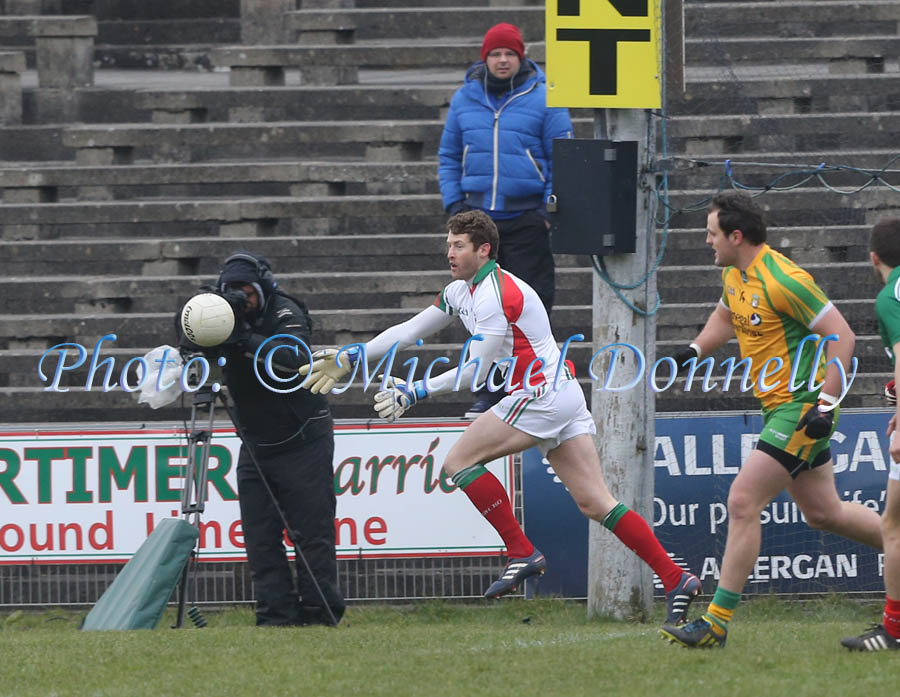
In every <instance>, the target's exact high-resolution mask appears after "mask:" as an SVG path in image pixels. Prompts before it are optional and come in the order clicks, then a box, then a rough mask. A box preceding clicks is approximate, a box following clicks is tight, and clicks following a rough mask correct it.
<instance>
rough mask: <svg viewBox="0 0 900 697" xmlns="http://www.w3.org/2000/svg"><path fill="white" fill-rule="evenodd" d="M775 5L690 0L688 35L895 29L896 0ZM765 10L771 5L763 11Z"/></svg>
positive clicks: (899, 14)
mask: <svg viewBox="0 0 900 697" xmlns="http://www.w3.org/2000/svg"><path fill="white" fill-rule="evenodd" d="M777 7H778V10H777V12H776V11H771V9H772V6H771V5H769V6H765V5H762V4H761V3H759V2H688V3H685V6H684V18H685V35H686V36H709V35H715V36H735V37H738V36H742V37H780V38H787V37H814V36H815V37H825V36H834V37H838V36H840V37H845V36H864V35H876V36H884V35H897V34H898V22H900V5H898V4H897V3H896V2H894V0H862V1H860V2H853V3H847V2H844V1H843V0H805V1H801V2H794V1H793V0H779V2H778V6H777ZM767 10H769V11H767Z"/></svg>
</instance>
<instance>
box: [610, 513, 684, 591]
mask: <svg viewBox="0 0 900 697" xmlns="http://www.w3.org/2000/svg"><path fill="white" fill-rule="evenodd" d="M613 534H615V536H616V537H618V538H619V539H620V540H622V542H624V543H625V546H626V547H628V549H630V550H631V551H632V552H634V553H635V554H637V555H638V556H639V557H640V558H641V559H643V560H644V561H645V562H647V566H649V567H650V568H651V569H653V571H654V572H655V573H656V575H657V576H659V580H660V581H662V584H663V587H664V588H665V589H666V593H668V592H669V591H670V590H672V589H673V588H674V587H675V586H677V585H678V582H679V581H680V580H681V574H682V572H683V571H684V570H683V569H682V568H681V567H680V566H678V564H676V563H675V562H673V561H672V560H671V559H669V555H668V554H666V550H664V549H663V546H662V545H661V544H660V543H659V540H657V539H656V535H654V534H653V530H651V529H650V526H649V525H647V521H645V520H644V519H643V518H641V517H640V516H639V515H638V514H637V513H635V512H634V511H632V510H630V509H629V510H628V512H627V513H625V515H623V516H622V517H621V518H620V519H619V522H618V523H617V524H616V527H615V528H613Z"/></svg>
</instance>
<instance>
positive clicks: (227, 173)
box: [0, 160, 437, 203]
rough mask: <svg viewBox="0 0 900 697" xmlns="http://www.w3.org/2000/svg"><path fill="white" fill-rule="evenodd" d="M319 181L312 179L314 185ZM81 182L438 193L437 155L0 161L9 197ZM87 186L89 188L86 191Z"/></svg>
mask: <svg viewBox="0 0 900 697" xmlns="http://www.w3.org/2000/svg"><path fill="white" fill-rule="evenodd" d="M316 184H317V185H318V186H311V185H316ZM83 187H107V188H108V189H109V191H108V192H107V195H111V197H112V198H117V199H122V198H129V197H146V196H154V197H160V198H172V197H173V196H178V197H200V198H202V197H204V196H207V197H208V196H235V195H240V194H239V193H238V192H240V191H243V192H244V195H247V194H254V195H263V196H287V195H290V194H291V193H292V192H294V193H298V194H299V193H310V192H312V191H319V192H320V193H322V194H324V195H346V194H358V195H359V194H365V193H373V194H377V193H394V192H395V193H398V194H399V193H436V192H437V161H435V160H428V161H422V162H328V161H322V162H311V161H274V162H223V163H217V164H215V165H209V164H177V163H175V164H139V165H120V166H115V165H114V166H109V167H100V166H90V165H86V166H79V165H73V164H69V163H54V164H53V165H51V166H45V165H31V166H24V165H19V166H16V167H0V192H2V194H3V200H4V201H5V202H7V203H14V202H25V201H26V199H27V200H32V201H44V202H53V201H59V200H61V199H65V198H76V197H79V196H80V197H81V198H91V196H90V192H84V191H82V189H83ZM86 193H87V195H85V194H86Z"/></svg>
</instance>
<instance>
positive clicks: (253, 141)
mask: <svg viewBox="0 0 900 697" xmlns="http://www.w3.org/2000/svg"><path fill="white" fill-rule="evenodd" d="M442 130H443V123H442V122H441V121H440V120H418V121H413V120H410V121H342V122H334V123H331V122H324V121H288V122H272V123H266V124H258V123H246V124H146V125H135V124H109V125H105V126H99V127H94V126H70V127H68V128H66V129H65V130H64V131H63V136H62V138H63V144H64V145H66V146H67V147H70V148H75V149H77V150H82V151H91V150H94V151H96V149H98V148H99V149H112V148H120V149H128V150H129V154H130V155H131V157H132V158H147V157H149V158H152V159H154V160H157V161H176V162H196V161H200V160H216V159H235V158H247V159H249V158H255V159H258V158H260V157H293V158H296V157H307V158H310V157H312V158H315V157H322V156H331V157H336V156H343V157H363V156H365V155H366V154H367V152H368V153H370V155H371V156H372V157H375V155H374V154H372V153H375V152H376V151H377V152H381V151H385V152H391V153H392V154H395V155H400V156H401V157H400V158H398V157H394V158H391V159H405V160H419V159H422V157H423V155H424V156H433V153H436V152H437V144H438V141H439V140H440V135H441V131H442ZM394 150H397V152H396V153H394V152H393V151H394ZM86 157H89V155H87V154H85V158H86ZM123 157H125V158H126V161H127V157H128V155H124V156H123ZM381 159H388V158H387V157H382V158H381ZM98 164H99V163H98ZM104 164H111V163H104Z"/></svg>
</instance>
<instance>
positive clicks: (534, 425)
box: [491, 380, 597, 455]
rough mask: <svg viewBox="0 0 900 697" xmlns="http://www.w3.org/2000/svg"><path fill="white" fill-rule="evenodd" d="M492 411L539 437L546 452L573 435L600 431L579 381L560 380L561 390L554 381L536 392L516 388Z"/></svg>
mask: <svg viewBox="0 0 900 697" xmlns="http://www.w3.org/2000/svg"><path fill="white" fill-rule="evenodd" d="M491 411H492V412H493V413H494V416H496V417H497V418H499V419H500V420H501V421H504V422H505V423H507V424H509V425H510V426H512V427H513V428H517V429H518V430H520V431H522V432H523V433H527V434H528V435H529V436H534V437H535V438H537V439H538V442H537V447H538V449H539V450H540V451H541V453H543V454H544V455H546V454H547V453H549V452H550V451H551V450H553V449H554V448H556V447H557V446H558V445H560V444H561V443H563V442H565V441H567V440H569V439H570V438H574V437H575V436H580V435H582V434H585V433H589V434H594V433H596V432H597V427H596V426H595V425H594V419H593V417H592V416H591V412H589V411H588V408H587V404H586V403H585V401H584V393H583V392H582V391H581V386H580V385H579V384H578V381H577V380H560V381H559V384H558V388H557V389H554V388H553V386H552V384H551V385H541V386H540V387H538V388H537V389H536V390H534V391H528V390H516V391H515V392H512V393H510V394H508V395H506V396H505V397H504V398H503V399H501V400H500V401H499V402H498V403H497V404H495V405H494V406H493V407H492V408H491Z"/></svg>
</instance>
